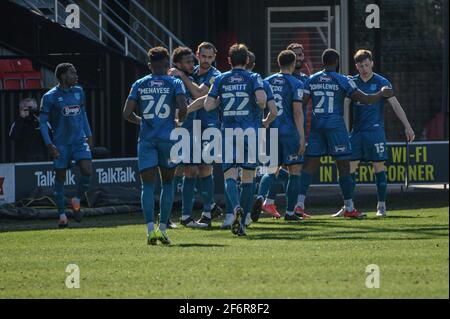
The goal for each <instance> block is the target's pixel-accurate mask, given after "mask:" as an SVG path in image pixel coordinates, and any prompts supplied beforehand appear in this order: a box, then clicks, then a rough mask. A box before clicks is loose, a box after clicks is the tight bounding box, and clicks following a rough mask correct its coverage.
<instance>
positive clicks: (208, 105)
mask: <svg viewBox="0 0 450 319" xmlns="http://www.w3.org/2000/svg"><path fill="white" fill-rule="evenodd" d="M217 106H219V99H218V98H214V97H212V96H209V95H208V96H207V97H206V99H205V102H204V103H203V107H204V108H205V110H206V111H212V110H214V109H215V108H216V107H217Z"/></svg>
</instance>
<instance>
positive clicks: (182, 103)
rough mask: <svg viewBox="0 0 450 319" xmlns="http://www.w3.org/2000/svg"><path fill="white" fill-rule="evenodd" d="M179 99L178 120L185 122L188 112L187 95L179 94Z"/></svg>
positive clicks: (177, 98)
mask: <svg viewBox="0 0 450 319" xmlns="http://www.w3.org/2000/svg"><path fill="white" fill-rule="evenodd" d="M176 100H177V108H178V122H183V121H184V119H185V118H186V113H187V101H186V96H185V95H183V94H179V95H177V97H176Z"/></svg>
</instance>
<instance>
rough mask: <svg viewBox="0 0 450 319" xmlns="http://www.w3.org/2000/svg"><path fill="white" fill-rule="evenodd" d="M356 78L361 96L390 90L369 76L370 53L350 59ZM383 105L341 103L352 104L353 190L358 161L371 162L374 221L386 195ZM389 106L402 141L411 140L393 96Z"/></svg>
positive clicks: (381, 79)
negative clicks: (400, 128)
mask: <svg viewBox="0 0 450 319" xmlns="http://www.w3.org/2000/svg"><path fill="white" fill-rule="evenodd" d="M354 60H355V64H356V69H357V70H358V73H359V74H358V75H355V76H353V77H351V79H352V80H353V81H354V82H355V83H356V86H357V87H358V89H360V90H361V91H363V92H364V93H367V94H369V93H373V92H376V91H377V90H379V89H380V88H381V87H383V86H389V87H392V85H391V83H390V82H389V81H388V80H387V79H386V78H384V77H382V76H381V75H379V74H377V73H374V72H373V58H372V53H371V52H370V51H368V50H358V51H357V52H356V54H355V56H354ZM384 102H385V100H384V99H382V100H379V101H378V102H376V103H372V104H365V103H360V102H356V101H353V102H351V100H350V99H347V98H346V99H345V101H344V104H345V105H346V106H347V105H349V104H350V103H353V130H352V132H351V135H350V142H351V145H352V157H351V162H350V173H351V176H352V179H353V188H355V186H356V169H357V167H358V164H359V162H360V161H363V162H372V165H373V169H374V172H375V182H376V186H377V197H378V205H377V213H376V216H377V217H384V216H386V193H387V176H386V167H385V165H384V163H385V161H386V160H387V159H388V152H387V146H386V136H385V133H384ZM387 102H388V103H389V104H390V105H391V106H392V109H393V110H394V113H395V114H396V115H397V117H398V118H399V119H400V121H401V122H402V124H403V126H404V128H405V135H406V140H407V141H408V142H412V141H413V140H414V137H415V136H414V131H413V129H412V128H411V125H410V124H409V121H408V118H407V117H406V113H405V111H404V110H403V108H402V107H401V105H400V103H399V102H398V100H397V98H396V97H395V96H392V97H390V98H388V99H387ZM343 214H344V209H341V210H340V211H339V212H337V213H336V214H334V215H333V216H334V217H340V216H342V215H343Z"/></svg>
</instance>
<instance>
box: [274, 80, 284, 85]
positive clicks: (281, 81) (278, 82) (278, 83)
mask: <svg viewBox="0 0 450 319" xmlns="http://www.w3.org/2000/svg"><path fill="white" fill-rule="evenodd" d="M284 82H285V80H284V78H274V79H273V80H272V84H273V85H283V84H284Z"/></svg>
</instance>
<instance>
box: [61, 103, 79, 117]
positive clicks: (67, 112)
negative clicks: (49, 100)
mask: <svg viewBox="0 0 450 319" xmlns="http://www.w3.org/2000/svg"><path fill="white" fill-rule="evenodd" d="M61 112H62V115H64V116H76V115H78V114H80V113H81V107H80V106H79V105H66V106H64V107H63V108H62V110H61Z"/></svg>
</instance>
